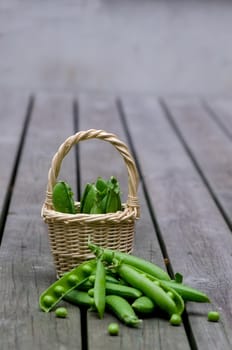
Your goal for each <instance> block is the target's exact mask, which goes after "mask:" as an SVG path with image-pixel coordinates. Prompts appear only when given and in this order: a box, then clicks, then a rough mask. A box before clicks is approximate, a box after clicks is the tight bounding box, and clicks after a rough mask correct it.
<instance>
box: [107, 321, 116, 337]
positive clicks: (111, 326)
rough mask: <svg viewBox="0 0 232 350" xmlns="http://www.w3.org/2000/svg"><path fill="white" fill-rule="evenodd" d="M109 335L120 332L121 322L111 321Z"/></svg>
mask: <svg viewBox="0 0 232 350" xmlns="http://www.w3.org/2000/svg"><path fill="white" fill-rule="evenodd" d="M108 333H109V335H112V336H116V335H118V334H119V324H118V323H116V322H111V323H110V324H109V326H108Z"/></svg>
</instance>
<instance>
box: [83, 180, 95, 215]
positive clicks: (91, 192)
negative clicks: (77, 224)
mask: <svg viewBox="0 0 232 350" xmlns="http://www.w3.org/2000/svg"><path fill="white" fill-rule="evenodd" d="M87 186H88V187H87V188H86V193H85V191H84V194H83V199H82V204H81V212H82V213H84V214H90V211H91V208H92V207H93V205H94V203H95V201H96V196H97V190H96V187H95V185H94V184H87Z"/></svg>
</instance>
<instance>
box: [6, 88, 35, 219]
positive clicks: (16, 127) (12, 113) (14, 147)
mask: <svg viewBox="0 0 232 350" xmlns="http://www.w3.org/2000/svg"><path fill="white" fill-rule="evenodd" d="M28 102H29V99H28V96H27V95H26V94H25V95H24V94H16V93H15V94H14V93H10V92H9V91H7V90H1V91H0V122H1V127H0V133H1V136H0V164H1V175H0V213H1V212H2V206H3V202H4V199H5V196H6V191H7V187H8V185H9V181H10V178H11V174H12V170H13V166H14V162H15V157H16V154H17V151H18V146H19V142H20V135H21V132H22V128H23V123H24V119H25V115H26V112H27V106H28Z"/></svg>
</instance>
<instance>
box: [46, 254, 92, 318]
mask: <svg viewBox="0 0 232 350" xmlns="http://www.w3.org/2000/svg"><path fill="white" fill-rule="evenodd" d="M95 267H96V260H95V259H92V260H89V261H86V262H84V263H82V264H81V265H79V266H77V267H75V268H74V269H72V270H71V271H69V272H67V273H65V274H64V275H63V276H62V277H61V278H60V279H58V280H57V281H56V282H54V283H53V284H52V285H50V286H49V287H48V288H47V289H46V290H45V291H44V292H43V293H42V294H41V295H40V298H39V306H40V309H41V310H43V311H45V312H49V311H50V310H52V309H53V308H54V307H55V305H57V304H58V302H59V301H60V300H61V299H62V298H63V297H64V296H65V295H66V294H68V293H69V292H70V291H72V290H73V289H75V288H77V287H78V286H80V285H81V284H84V283H85V282H86V281H87V280H88V278H89V275H90V274H91V273H92V271H93V270H94V269H95Z"/></svg>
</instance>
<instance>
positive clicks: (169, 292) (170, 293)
mask: <svg viewBox="0 0 232 350" xmlns="http://www.w3.org/2000/svg"><path fill="white" fill-rule="evenodd" d="M167 294H168V295H169V296H170V298H171V299H174V298H175V295H174V294H173V292H171V291H170V290H169V291H168V292H167Z"/></svg>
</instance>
